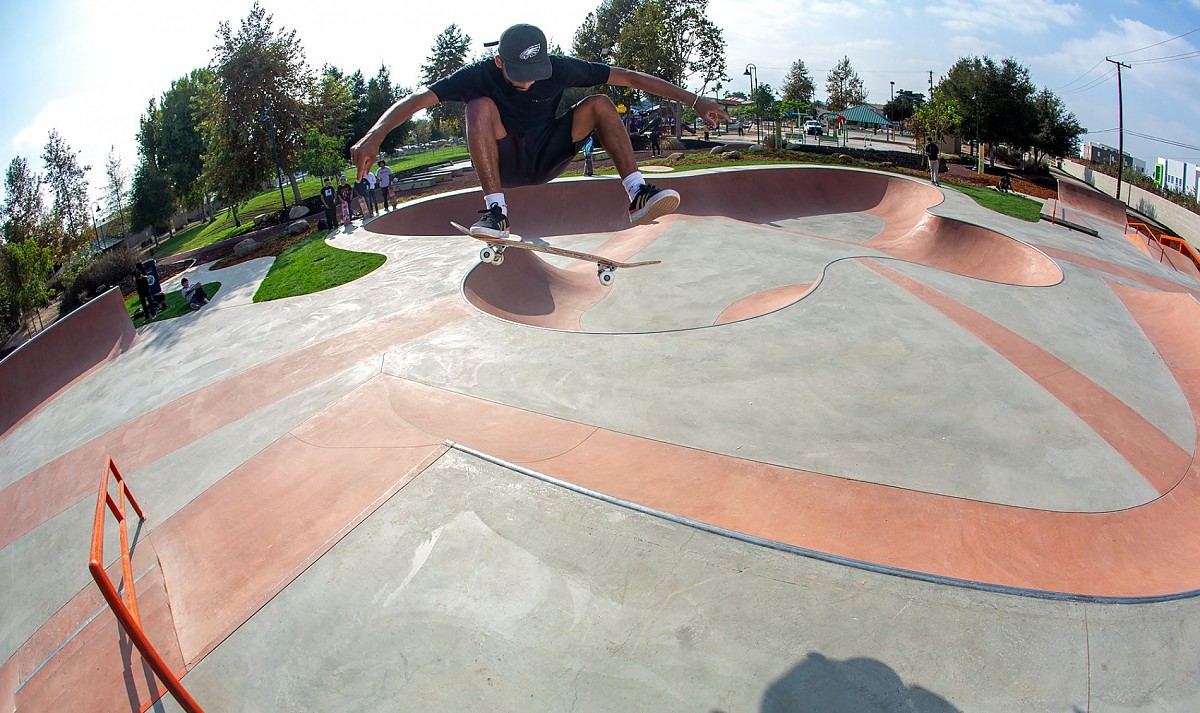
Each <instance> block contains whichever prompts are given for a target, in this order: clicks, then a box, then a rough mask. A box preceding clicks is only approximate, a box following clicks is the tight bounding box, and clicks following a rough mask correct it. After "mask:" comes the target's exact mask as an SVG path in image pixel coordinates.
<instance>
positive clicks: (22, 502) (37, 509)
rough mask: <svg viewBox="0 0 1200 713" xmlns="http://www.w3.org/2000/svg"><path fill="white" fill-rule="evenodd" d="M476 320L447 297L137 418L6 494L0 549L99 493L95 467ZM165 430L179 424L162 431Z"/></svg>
mask: <svg viewBox="0 0 1200 713" xmlns="http://www.w3.org/2000/svg"><path fill="white" fill-rule="evenodd" d="M469 315H470V308H469V307H467V306H466V305H464V304H463V303H462V301H461V300H459V299H457V298H445V299H443V300H438V301H435V302H431V303H430V304H428V305H425V306H423V307H420V308H417V309H415V310H412V311H411V312H406V313H404V314H401V315H397V316H395V317H392V318H389V319H386V320H382V321H380V322H377V323H374V324H370V325H367V326H365V327H362V328H359V329H356V330H352V331H351V332H350V333H348V334H343V335H339V336H337V337H332V338H330V339H326V340H324V341H322V342H318V343H317V344H314V345H312V346H310V347H306V348H304V349H300V350H297V351H295V352H292V353H291V354H287V355H285V356H282V357H279V358H277V359H273V360H271V361H268V362H266V363H264V364H261V365H259V366H256V367H253V368H251V369H247V370H246V371H244V372H242V373H241V374H237V375H234V376H231V377H229V378H226V379H224V380H222V381H218V382H216V383H214V384H212V385H210V386H207V387H204V388H202V389H199V390H198V391H195V392H193V393H191V394H188V395H187V396H183V397H181V398H179V399H176V400H175V401H172V402H171V403H168V404H166V405H164V406H161V407H159V408H157V409H155V410H153V411H151V412H150V413H148V414H146V415H144V416H140V417H138V418H135V419H133V420H131V421H129V422H127V423H125V424H124V425H122V426H120V427H119V428H116V429H114V430H113V431H110V432H109V433H106V434H104V435H102V436H99V437H97V438H95V439H93V440H92V441H89V442H88V443H86V444H84V445H82V446H80V447H79V448H76V449H75V450H73V451H71V452H69V453H66V454H64V455H62V456H60V457H59V458H56V459H55V460H53V461H51V462H50V463H48V464H46V465H44V466H42V467H40V468H38V469H36V470H34V471H33V472H32V473H30V474H28V475H26V476H25V477H23V478H21V479H20V480H18V481H17V482H15V483H13V484H12V485H10V486H8V487H7V488H5V489H3V490H0V512H5V513H11V517H8V518H6V519H5V520H4V521H3V522H0V547H5V546H7V545H8V544H10V543H11V542H12V541H13V540H15V539H17V538H18V537H20V536H21V535H23V534H25V533H27V532H29V531H30V530H31V529H33V528H34V527H37V526H38V525H39V524H41V523H43V522H45V521H46V520H47V519H49V518H51V517H54V516H55V515H57V514H58V513H60V512H62V511H63V510H66V509H67V508H69V507H71V506H72V505H74V504H75V503H77V502H79V501H80V500H82V499H83V498H85V497H89V493H90V492H91V490H92V489H93V488H94V487H95V483H93V482H92V480H93V478H94V475H95V472H96V464H97V463H101V464H102V463H103V462H104V458H105V457H106V456H107V455H108V454H110V453H119V454H121V466H122V468H124V469H125V470H127V471H129V472H133V471H136V470H137V469H138V468H141V467H142V466H143V465H145V464H147V463H152V462H154V461H155V460H158V459H159V458H161V457H163V456H164V455H167V454H168V453H171V452H174V451H176V450H178V449H179V448H181V447H183V446H184V445H186V444H188V443H191V442H193V441H195V440H196V439H197V438H200V437H202V436H205V435H207V434H209V433H212V432H213V431H215V430H217V429H219V428H221V427H223V426H226V425H228V424H230V423H233V422H234V421H236V420H238V419H240V418H242V417H243V416H246V415H247V414H250V413H253V412H254V411H256V410H257V409H260V408H262V407H264V406H266V405H268V404H271V403H274V402H275V401H278V400H279V399H281V398H283V397H284V396H287V395H289V394H293V393H295V392H297V391H300V390H301V389H304V388H307V387H308V386H311V385H313V384H316V383H320V382H321V381H324V380H326V379H329V378H330V377H332V376H334V375H336V374H338V373H340V372H341V371H344V370H345V369H348V368H349V367H351V366H353V365H354V364H356V363H358V362H361V361H362V360H364V359H366V358H368V357H370V356H371V355H372V354H379V353H382V352H384V351H386V350H388V349H389V348H393V347H395V346H398V345H400V344H403V343H405V342H407V341H410V340H412V339H417V338H419V337H421V336H423V335H425V334H428V333H429V332H431V331H433V330H435V329H439V328H441V327H443V326H445V325H446V324H449V323H451V322H455V321H458V320H460V319H464V318H466V317H467V316H469ZM162 423H170V424H174V425H173V427H172V428H167V429H164V428H160V427H159V426H160V425H161V424H162Z"/></svg>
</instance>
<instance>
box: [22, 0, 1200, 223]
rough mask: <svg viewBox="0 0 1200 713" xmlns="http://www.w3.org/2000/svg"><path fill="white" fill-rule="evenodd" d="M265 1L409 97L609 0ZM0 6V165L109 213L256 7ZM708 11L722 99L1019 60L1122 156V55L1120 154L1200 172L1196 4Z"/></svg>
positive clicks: (314, 44) (942, 1)
mask: <svg viewBox="0 0 1200 713" xmlns="http://www.w3.org/2000/svg"><path fill="white" fill-rule="evenodd" d="M262 4H263V7H264V8H265V9H266V10H267V12H268V13H270V14H272V15H273V16H274V22H275V26H276V27H283V28H287V29H289V30H295V31H296V33H297V36H298V37H299V39H300V41H301V43H302V45H303V47H304V50H305V54H306V58H307V60H308V63H309V65H311V66H312V67H313V68H315V69H319V68H320V67H322V66H323V65H325V64H333V65H335V66H337V67H339V68H340V69H342V70H344V71H346V72H347V73H350V72H353V71H355V70H362V72H363V73H364V74H365V75H367V76H368V77H370V76H373V75H374V74H375V73H376V72H377V71H378V69H379V67H380V66H386V67H387V68H388V70H389V72H390V74H391V77H392V81H393V83H395V84H398V85H401V86H407V87H413V88H415V87H418V86H419V85H420V81H419V77H420V66H421V64H422V63H423V62H424V61H425V59H426V58H427V57H428V55H429V54H430V52H431V48H432V47H433V44H434V40H435V38H436V37H437V35H438V34H439V33H440V32H441V31H442V30H444V29H445V28H446V27H447V26H449V25H450V24H452V23H453V24H457V25H458V26H459V28H460V29H461V30H462V31H463V32H465V33H466V34H467V35H468V36H469V37H470V39H471V45H472V48H473V52H474V51H482V45H483V43H484V42H487V41H491V40H495V39H498V38H499V35H500V32H501V31H503V29H504V28H505V27H507V26H508V25H510V24H514V23H518V22H529V23H532V24H536V25H538V26H539V27H541V28H542V29H543V30H544V31H545V32H546V35H547V36H548V38H549V41H550V43H551V44H552V45H555V44H557V45H560V46H561V47H563V48H564V49H565V50H566V51H568V52H569V51H570V47H571V43H572V39H573V37H574V34H575V30H576V29H577V28H578V27H579V25H580V24H581V23H582V22H583V20H584V18H585V17H586V16H587V14H588V13H589V12H592V11H594V10H595V9H596V8H597V7H598V6H599V4H600V0H558V1H557V2H553V3H545V2H541V1H540V0H539V1H538V2H527V1H525V0H515V1H512V2H508V3H499V4H498V3H496V2H495V1H494V0H489V1H484V0H453V2H444V3H437V2H434V3H424V2H418V3H410V2H397V3H366V4H360V5H356V6H355V8H356V9H355V10H354V11H352V12H340V11H339V12H338V13H337V14H336V15H334V14H333V13H331V8H332V7H334V6H335V4H330V3H329V2H328V1H327V0H323V1H321V2H312V1H309V0H289V1H288V2H283V1H282V0H263V3H262ZM0 5H2V6H3V7H0V27H3V28H5V30H4V32H5V35H6V37H5V38H4V41H3V44H0V53H3V66H4V68H5V70H4V72H3V75H2V77H0V82H2V89H3V92H2V96H3V97H4V108H3V111H2V112H0V160H2V161H3V162H4V166H5V167H7V166H8V164H9V163H10V161H11V160H12V158H13V157H15V156H21V157H24V158H25V159H27V160H28V161H29V162H30V165H31V167H33V168H34V169H35V170H40V169H41V159H40V157H41V153H42V149H43V147H44V146H45V144H46V140H47V136H48V134H49V132H50V130H51V129H55V130H57V131H58V133H59V134H60V135H61V136H62V137H63V139H64V140H65V141H66V142H67V143H68V144H69V145H70V146H71V147H72V148H73V149H75V150H76V151H77V152H78V153H79V156H80V159H81V162H82V163H84V164H88V165H90V166H91V167H92V170H91V171H90V173H89V184H90V196H91V198H92V201H93V202H99V201H100V196H101V194H102V192H103V184H104V164H105V162H106V160H107V158H108V156H109V153H110V151H113V152H115V154H116V155H117V156H118V157H119V159H120V160H121V162H122V165H123V167H124V169H125V170H126V172H128V173H129V174H132V172H133V168H134V166H135V164H136V160H137V149H136V140H135V135H136V133H137V130H138V119H139V117H140V116H141V115H142V114H144V113H145V111H146V106H147V104H148V102H149V100H150V99H151V98H157V97H160V96H161V95H162V94H163V92H165V91H166V90H168V89H169V88H170V86H171V82H172V81H173V80H175V79H178V78H180V77H183V76H185V75H187V74H188V73H189V72H190V71H191V70H192V69H194V68H196V67H201V66H205V65H207V64H208V63H209V62H210V61H211V59H212V56H213V47H214V45H215V44H216V42H217V40H216V33H217V30H218V26H219V24H220V23H221V22H229V23H230V24H231V25H233V26H234V27H235V28H236V27H237V24H238V23H239V21H240V20H241V19H242V18H244V17H246V16H247V15H248V14H249V13H250V10H251V8H252V6H253V0H202V1H200V2H190V3H189V2H162V1H161V0H155V1H153V2H152V1H150V0H109V2H104V3H97V2H94V1H93V0H44V1H42V2H5V3H0ZM708 16H709V18H710V19H711V20H712V21H713V22H714V23H715V24H716V25H717V26H718V27H720V28H721V29H722V31H723V33H724V37H725V42H726V58H727V61H728V73H729V76H730V81H729V82H727V83H726V84H725V91H743V92H748V91H749V89H750V77H748V76H745V75H744V72H745V70H746V67H747V65H748V64H753V65H754V66H755V71H756V76H757V79H758V81H759V82H760V83H766V84H770V85H771V86H772V87H774V88H776V89H778V88H780V87H782V85H783V77H784V75H785V74H786V73H787V71H788V69H789V68H790V67H791V65H792V63H793V62H794V61H795V60H797V59H801V60H804V62H805V64H806V65H807V67H808V69H809V71H810V73H811V75H812V76H813V79H814V81H815V84H816V85H817V98H818V99H824V98H825V90H824V86H825V78H826V76H827V74H828V72H829V70H830V69H831V68H832V67H833V66H834V65H835V64H836V63H837V61H838V60H840V59H841V58H842V57H843V56H845V57H849V58H850V61H851V64H852V66H853V67H854V69H855V70H856V71H857V72H858V75H859V76H860V77H861V78H862V79H863V81H864V82H865V87H866V89H867V92H868V97H867V100H868V101H869V102H874V103H880V104H882V103H886V102H887V101H888V99H889V98H890V94H891V90H892V84H891V82H895V89H897V90H900V89H909V90H912V91H917V92H921V93H926V92H927V91H928V86H929V72H930V71H932V72H933V78H934V82H935V83H936V82H937V80H938V79H939V78H940V77H941V76H942V75H944V74H945V73H946V71H947V70H948V69H949V68H950V66H951V65H953V64H954V62H955V61H956V60H957V59H959V58H960V57H966V56H975V55H988V56H990V57H992V58H994V59H997V60H999V59H1002V58H1005V57H1011V58H1013V59H1015V60H1016V61H1017V62H1019V63H1020V64H1021V65H1023V66H1025V67H1027V68H1029V70H1030V74H1031V76H1032V79H1033V81H1034V83H1035V84H1036V85H1037V86H1038V87H1039V88H1041V87H1046V88H1049V89H1051V90H1053V91H1054V92H1055V93H1056V94H1058V95H1059V96H1060V97H1061V98H1062V99H1063V100H1064V102H1065V103H1066V106H1067V109H1068V110H1069V111H1071V112H1072V113H1074V114H1075V116H1076V117H1077V118H1078V119H1079V121H1080V123H1081V124H1082V125H1083V126H1085V127H1087V128H1088V130H1089V131H1092V132H1096V133H1094V134H1090V135H1088V136H1084V137H1082V140H1083V141H1084V142H1089V141H1090V142H1094V143H1104V144H1108V145H1111V146H1116V145H1117V136H1118V135H1117V132H1116V131H1115V129H1116V127H1117V125H1118V121H1117V80H1116V76H1115V72H1114V71H1113V70H1114V65H1112V64H1110V63H1109V62H1106V61H1105V57H1106V56H1108V57H1112V58H1113V59H1117V60H1121V61H1123V62H1125V63H1126V64H1129V65H1132V66H1131V67H1130V68H1128V69H1123V70H1122V81H1123V88H1124V114H1125V129H1126V131H1127V133H1126V136H1125V149H1126V151H1127V152H1128V153H1130V154H1132V155H1134V156H1135V157H1137V158H1140V159H1142V160H1144V161H1146V162H1147V164H1149V166H1150V167H1151V170H1152V167H1153V165H1154V162H1155V160H1156V158H1157V157H1159V156H1163V157H1167V158H1177V159H1184V160H1191V161H1198V162H1200V148H1197V147H1200V0H1079V1H1077V2H1060V1H1059V0H925V1H924V2H909V1H908V0H709V4H708ZM1180 35H1183V36H1182V37H1180ZM1189 54H1192V55H1193V56H1186V55H1189ZM1180 55H1185V56H1182V57H1181V56H1180ZM1155 60H1160V61H1155ZM689 88H690V89H696V88H698V87H695V86H692V87H689ZM1129 132H1133V133H1136V134H1141V135H1142V136H1134V135H1131V133H1129ZM1144 137H1153V138H1144ZM1154 139H1166V140H1168V141H1172V142H1175V143H1176V144H1183V145H1184V146H1177V145H1171V144H1164V143H1161V142H1160V141H1157V140H1154Z"/></svg>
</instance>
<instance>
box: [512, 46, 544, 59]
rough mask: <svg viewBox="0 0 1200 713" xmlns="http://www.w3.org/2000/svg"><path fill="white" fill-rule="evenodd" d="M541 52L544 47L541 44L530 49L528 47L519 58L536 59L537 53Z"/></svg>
mask: <svg viewBox="0 0 1200 713" xmlns="http://www.w3.org/2000/svg"><path fill="white" fill-rule="evenodd" d="M541 51H542V45H541V43H540V42H539V43H538V44H536V45H531V46H529V47H526V48H525V50H524V51H523V52H521V54H519V55H517V56H518V57H520V58H521V59H530V58H532V57H536V56H537V53H538V52H541Z"/></svg>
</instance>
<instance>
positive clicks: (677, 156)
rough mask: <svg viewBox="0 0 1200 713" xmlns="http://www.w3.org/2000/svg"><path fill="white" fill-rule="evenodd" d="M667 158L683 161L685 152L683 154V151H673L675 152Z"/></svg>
mask: <svg viewBox="0 0 1200 713" xmlns="http://www.w3.org/2000/svg"><path fill="white" fill-rule="evenodd" d="M666 160H668V161H682V160H683V154H682V153H673V154H671V155H670V156H667V158H666Z"/></svg>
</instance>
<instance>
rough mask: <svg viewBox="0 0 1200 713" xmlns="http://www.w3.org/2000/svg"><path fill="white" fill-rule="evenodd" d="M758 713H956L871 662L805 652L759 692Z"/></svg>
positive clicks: (941, 700) (879, 663)
mask: <svg viewBox="0 0 1200 713" xmlns="http://www.w3.org/2000/svg"><path fill="white" fill-rule="evenodd" d="M760 710H761V711H762V713H805V712H808V711H812V712H813V713H817V712H818V711H819V712H820V713H875V712H876V711H878V712H879V713H884V712H885V711H887V712H890V711H920V713H959V709H958V708H955V707H954V706H953V705H951V704H950V702H949V701H947V700H946V699H945V698H942V697H941V696H939V695H937V694H936V693H933V692H932V691H929V690H926V689H924V688H921V687H920V686H908V685H905V683H904V681H903V680H901V678H900V676H899V675H897V673H896V672H895V671H893V670H892V668H891V667H890V666H888V665H887V664H885V663H883V662H882V661H878V660H876V659H868V658H854V659H846V660H845V661H837V660H835V659H829V658H826V657H825V656H822V655H821V654H818V653H809V654H808V656H807V657H805V659H804V660H803V661H801V662H800V663H798V664H796V665H795V666H793V667H792V669H791V670H790V671H788V672H787V673H786V674H784V675H783V676H782V677H780V678H779V679H778V680H776V681H774V682H773V683H772V684H771V685H770V686H769V687H768V688H767V690H766V692H765V693H764V694H763V698H762V706H761V708H760Z"/></svg>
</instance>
